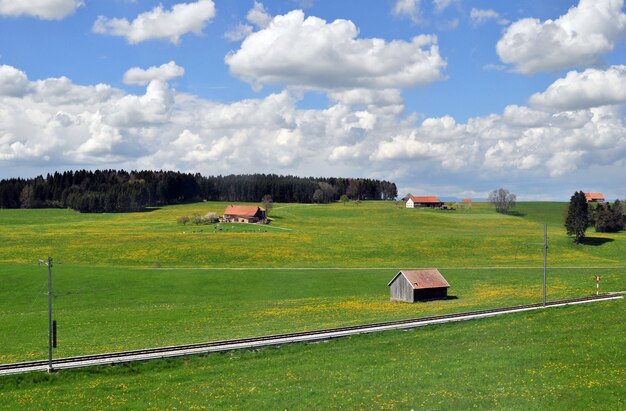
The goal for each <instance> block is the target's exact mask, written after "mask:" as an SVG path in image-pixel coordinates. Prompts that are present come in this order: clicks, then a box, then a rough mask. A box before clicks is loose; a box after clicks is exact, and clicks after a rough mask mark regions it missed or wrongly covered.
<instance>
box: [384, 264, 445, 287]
mask: <svg viewBox="0 0 626 411" xmlns="http://www.w3.org/2000/svg"><path fill="white" fill-rule="evenodd" d="M399 275H404V278H406V279H407V281H408V282H409V284H411V287H413V289H414V290H418V289H424V288H442V287H446V288H447V287H450V284H448V282H447V281H446V279H445V278H443V275H441V273H440V272H439V270H437V269H436V268H425V269H421V270H402V271H400V272H399V273H398V274H396V276H395V277H393V279H392V280H391V281H389V284H387V285H388V286H390V285H391V283H393V282H394V281H395V279H396V278H397V277H398V276H399Z"/></svg>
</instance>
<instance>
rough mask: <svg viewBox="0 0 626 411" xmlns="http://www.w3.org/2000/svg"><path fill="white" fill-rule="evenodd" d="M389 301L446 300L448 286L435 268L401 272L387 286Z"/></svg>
mask: <svg viewBox="0 0 626 411" xmlns="http://www.w3.org/2000/svg"><path fill="white" fill-rule="evenodd" d="M387 286H388V287H389V291H390V293H391V301H407V302H410V303H413V302H415V301H423V300H433V299H437V298H446V297H447V296H448V288H449V287H450V284H448V282H447V281H446V279H445V278H443V275H441V273H440V272H439V270H437V269H436V268H426V269H421V270H402V271H400V272H399V273H398V274H396V276H395V277H393V278H392V279H391V281H389V284H387Z"/></svg>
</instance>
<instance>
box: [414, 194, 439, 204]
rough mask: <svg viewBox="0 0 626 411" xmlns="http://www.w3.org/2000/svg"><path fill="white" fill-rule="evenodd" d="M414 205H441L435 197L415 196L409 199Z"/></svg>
mask: <svg viewBox="0 0 626 411" xmlns="http://www.w3.org/2000/svg"><path fill="white" fill-rule="evenodd" d="M411 200H413V202H414V203H441V201H439V198H437V197H436V196H417V197H411Z"/></svg>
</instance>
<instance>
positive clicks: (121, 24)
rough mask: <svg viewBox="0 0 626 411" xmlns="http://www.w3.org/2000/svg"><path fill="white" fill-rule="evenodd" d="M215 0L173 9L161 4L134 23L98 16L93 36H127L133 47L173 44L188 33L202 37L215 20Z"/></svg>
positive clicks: (200, 1)
mask: <svg viewBox="0 0 626 411" xmlns="http://www.w3.org/2000/svg"><path fill="white" fill-rule="evenodd" d="M215 14H216V10H215V4H214V3H213V0H198V1H196V2H193V3H179V4H175V5H174V6H172V8H171V9H170V10H164V9H163V6H161V5H159V6H157V7H155V8H153V9H152V10H150V11H148V12H145V13H142V14H140V15H138V16H137V17H136V18H135V19H134V20H133V21H132V22H130V21H128V20H127V19H118V18H112V19H109V18H107V17H104V16H99V17H98V19H97V20H96V21H95V23H94V24H93V27H92V30H93V32H94V33H100V34H109V35H112V36H121V37H125V38H126V40H127V41H128V42H129V43H130V44H137V43H141V42H142V41H147V40H154V39H159V40H169V41H170V42H171V43H173V44H178V43H179V42H180V37H181V36H183V35H185V34H187V33H194V34H196V35H201V34H202V30H203V29H204V26H205V25H206V24H207V23H208V22H209V21H211V19H213V17H215Z"/></svg>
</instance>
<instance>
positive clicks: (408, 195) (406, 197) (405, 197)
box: [402, 193, 413, 203]
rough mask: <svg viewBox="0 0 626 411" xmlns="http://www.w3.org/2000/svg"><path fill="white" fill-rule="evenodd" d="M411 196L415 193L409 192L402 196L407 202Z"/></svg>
mask: <svg viewBox="0 0 626 411" xmlns="http://www.w3.org/2000/svg"><path fill="white" fill-rule="evenodd" d="M411 197H413V194H411V193H409V194H407V195H405V196H404V197H402V201H404V202H405V203H406V202H407V200H408V199H409V198H411Z"/></svg>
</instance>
